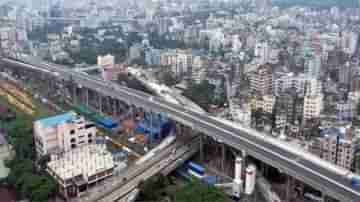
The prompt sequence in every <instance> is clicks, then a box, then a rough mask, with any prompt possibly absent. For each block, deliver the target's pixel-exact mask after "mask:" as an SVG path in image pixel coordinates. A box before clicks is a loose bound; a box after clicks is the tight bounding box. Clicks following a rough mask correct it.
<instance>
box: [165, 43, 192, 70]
mask: <svg viewBox="0 0 360 202" xmlns="http://www.w3.org/2000/svg"><path fill="white" fill-rule="evenodd" d="M193 59H194V56H193V54H192V53H191V52H190V51H188V50H180V49H175V50H168V51H164V52H163V53H162V54H161V65H169V66H170V67H171V71H172V72H174V73H175V75H176V76H183V75H185V74H187V73H188V71H189V69H190V67H191V66H192V64H193Z"/></svg>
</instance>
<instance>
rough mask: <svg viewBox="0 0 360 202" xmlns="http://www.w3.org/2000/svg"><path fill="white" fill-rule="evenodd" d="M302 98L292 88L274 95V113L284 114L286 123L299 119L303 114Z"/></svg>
mask: <svg viewBox="0 0 360 202" xmlns="http://www.w3.org/2000/svg"><path fill="white" fill-rule="evenodd" d="M303 106H304V98H303V97H300V96H298V95H297V94H296V91H295V90H293V88H290V89H288V90H287V91H286V92H284V93H282V94H281V95H279V96H277V97H276V107H275V115H276V116H278V113H279V115H280V114H285V122H286V124H288V123H289V124H294V123H295V121H301V120H302V116H303Z"/></svg>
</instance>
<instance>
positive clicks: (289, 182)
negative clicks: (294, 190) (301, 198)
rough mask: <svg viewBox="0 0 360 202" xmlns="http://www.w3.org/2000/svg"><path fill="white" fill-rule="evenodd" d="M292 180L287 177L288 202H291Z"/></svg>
mask: <svg viewBox="0 0 360 202" xmlns="http://www.w3.org/2000/svg"><path fill="white" fill-rule="evenodd" d="M291 180H292V177H291V176H289V175H287V176H286V183H287V185H286V200H285V201H287V202H291V193H290V190H291V186H292V183H291Z"/></svg>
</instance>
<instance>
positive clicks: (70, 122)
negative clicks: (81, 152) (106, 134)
mask: <svg viewBox="0 0 360 202" xmlns="http://www.w3.org/2000/svg"><path fill="white" fill-rule="evenodd" d="M95 136H96V127H95V125H94V124H92V123H90V122H87V121H85V119H84V118H83V117H80V116H77V115H76V114H75V113H74V112H67V113H64V114H60V115H57V116H53V117H49V118H45V119H41V120H38V121H35V123H34V139H35V147H36V152H37V155H38V157H40V156H43V155H46V154H53V153H58V152H67V151H70V150H71V149H75V148H77V147H80V146H83V145H88V144H93V143H95Z"/></svg>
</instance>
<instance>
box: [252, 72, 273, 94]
mask: <svg viewBox="0 0 360 202" xmlns="http://www.w3.org/2000/svg"><path fill="white" fill-rule="evenodd" d="M272 72H273V71H272V68H271V66H269V65H261V66H259V67H258V68H257V69H256V70H255V71H252V72H250V73H249V78H250V89H251V90H252V91H256V92H259V93H260V94H263V95H266V94H270V93H271V91H272V85H273V74H272Z"/></svg>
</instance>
